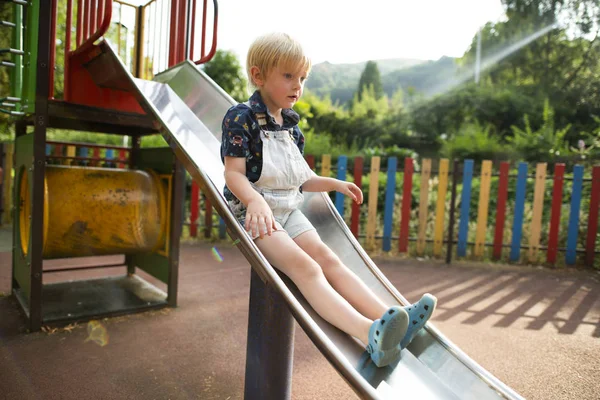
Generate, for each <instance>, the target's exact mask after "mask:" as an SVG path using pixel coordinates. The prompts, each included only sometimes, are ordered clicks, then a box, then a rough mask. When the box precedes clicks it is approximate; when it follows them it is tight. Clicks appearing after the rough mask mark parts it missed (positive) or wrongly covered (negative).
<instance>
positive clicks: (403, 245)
mask: <svg viewBox="0 0 600 400" xmlns="http://www.w3.org/2000/svg"><path fill="white" fill-rule="evenodd" d="M413 172H414V167H413V159H412V158H410V157H407V158H405V159H404V183H403V184H402V210H401V216H400V237H399V238H398V251H399V252H400V253H406V252H407V251H408V234H409V232H408V230H409V222H410V204H411V200H412V181H413Z"/></svg>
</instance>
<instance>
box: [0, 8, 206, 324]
mask: <svg viewBox="0 0 600 400" xmlns="http://www.w3.org/2000/svg"><path fill="white" fill-rule="evenodd" d="M12 3H14V6H13V7H14V11H13V16H14V20H13V21H6V22H4V21H3V24H2V27H1V28H0V29H2V30H4V31H5V32H7V31H8V30H12V46H11V48H10V49H8V50H7V51H6V52H5V53H10V54H11V55H12V60H10V61H3V66H4V67H6V68H9V69H10V77H11V95H10V97H8V98H7V99H4V100H5V101H4V103H3V104H4V105H5V106H4V109H3V111H5V112H7V113H9V114H10V115H11V116H13V118H14V119H15V126H16V139H15V142H14V149H12V148H9V147H7V148H8V149H9V153H11V154H5V155H4V156H5V157H7V158H10V160H14V161H12V162H11V163H12V164H13V166H14V171H15V180H14V190H13V193H14V198H13V204H14V205H15V207H14V209H13V210H12V218H11V219H12V220H13V222H14V223H13V238H14V241H13V243H14V247H13V266H12V268H13V280H12V291H13V294H14V295H15V297H16V298H17V299H18V301H19V304H20V305H21V307H22V309H23V311H24V314H25V315H26V317H27V321H28V327H29V330H30V331H37V330H39V329H40V328H41V326H42V325H43V324H48V323H60V322H66V321H70V320H81V319H89V318H92V317H101V316H109V315H115V314H121V313H126V312H133V311H141V310H147V309H152V308H159V307H164V306H167V305H169V306H175V305H176V304H177V267H178V257H179V237H180V232H181V213H182V202H183V184H184V179H185V175H184V174H185V172H184V170H183V167H182V165H181V163H180V162H178V161H177V159H176V158H175V157H174V155H173V152H172V150H171V149H170V148H168V147H165V148H153V149H141V148H140V141H141V137H142V136H144V135H153V134H157V133H159V132H158V130H157V128H156V126H155V125H154V124H153V119H152V118H151V117H149V116H148V115H147V114H146V112H145V111H144V110H143V109H142V108H141V107H140V105H139V103H138V102H137V101H136V99H135V98H134V97H133V96H132V95H131V94H130V93H128V92H125V91H123V90H122V88H119V87H114V86H112V87H111V86H110V83H109V82H105V81H102V76H110V71H105V72H103V73H100V74H96V75H91V74H90V72H89V71H88V70H89V69H90V68H93V67H94V65H98V64H97V63H96V64H94V63H93V62H92V61H93V59H94V57H97V56H98V53H97V47H96V46H95V42H96V41H98V39H99V38H101V37H103V36H104V35H106V34H107V32H109V30H110V31H113V32H115V33H116V34H117V39H116V42H117V43H116V45H117V48H118V50H119V51H121V53H122V54H127V57H126V59H127V60H128V63H129V69H130V71H131V72H132V73H133V74H135V75H136V76H144V77H151V76H152V75H153V74H154V73H156V72H158V71H159V68H164V69H166V68H168V67H170V66H172V65H175V64H176V63H178V62H181V61H183V60H184V59H187V58H188V57H193V56H194V49H195V48H196V47H198V46H197V45H196V44H198V42H196V44H195V43H194V38H195V37H196V36H197V35H196V25H197V22H198V21H196V19H195V16H196V14H197V13H196V2H195V1H191V2H189V1H187V0H185V1H182V0H172V1H167V0H154V1H149V2H148V3H147V4H145V5H142V6H134V5H131V4H129V3H127V2H123V1H114V2H113V1H111V0H98V1H96V0H93V1H90V0H78V1H76V0H53V1H47V2H46V1H44V2H38V1H34V2H26V1H19V0H14V1H12ZM203 7H204V10H203V11H204V12H203V14H202V15H203V16H204V18H203V20H202V21H200V22H201V23H202V27H203V29H202V30H201V31H200V30H198V33H200V34H201V35H202V39H201V40H202V42H201V44H200V48H201V54H202V55H201V56H200V58H199V59H198V60H197V62H198V63H203V62H205V61H207V60H209V59H210V58H211V57H212V55H213V54H214V51H215V47H216V28H217V24H216V23H217V20H216V15H217V8H216V3H215V5H214V7H213V8H214V22H213V38H212V47H211V50H210V52H208V53H207V52H206V51H205V44H204V40H205V35H206V33H207V32H206V30H205V29H204V27H206V26H207V24H206V21H205V20H206V14H207V2H206V1H205V2H204V5H203ZM163 14H164V15H163ZM58 15H64V16H66V28H65V29H64V37H60V38H59V37H58V36H57V16H58ZM127 16H129V18H128V19H127V18H126V17H127ZM167 16H170V19H167ZM192 16H194V18H193V17H192ZM125 22H126V23H125ZM131 24H133V26H131ZM71 32H74V35H73V36H74V37H72V36H71ZM164 36H168V37H169V42H167V40H166V39H164V42H163V38H161V39H160V43H158V42H157V41H156V40H154V39H158V37H164ZM188 38H189V39H190V40H191V41H189V42H188V41H187V40H188ZM56 39H59V40H58V41H57V40H56ZM57 42H58V43H62V44H64V46H62V47H61V46H56V43H57ZM132 44H133V45H132ZM159 45H162V48H160V49H159V47H158V46H159ZM58 55H61V56H63V57H64V66H63V65H56V62H55V60H56V59H57V58H58V57H57V56H58ZM56 67H58V68H56ZM61 67H62V68H64V76H63V77H62V79H63V82H64V90H63V93H62V96H61V97H62V98H55V92H56V89H57V87H58V85H57V84H56V82H55V81H56V79H57V78H58V76H57V74H55V70H56V71H58V70H60V69H61ZM94 78H96V80H94ZM59 89H60V88H59ZM6 106H8V108H6ZM50 128H57V129H69V130H81V131H87V132H98V133H109V134H117V135H123V136H127V137H128V138H129V140H128V142H129V143H130V147H113V148H108V149H107V148H106V146H104V148H105V149H104V150H102V151H103V152H104V153H105V154H104V155H103V156H102V157H101V156H100V150H101V148H102V146H96V147H95V148H93V150H92V152H93V154H86V153H81V152H80V153H79V154H75V152H74V151H72V149H74V146H70V145H69V143H62V144H59V143H52V142H49V141H48V140H47V138H46V132H47V130H48V129H50ZM108 147H110V146H108ZM51 148H53V151H52V152H50V151H47V150H49V149H51ZM64 149H66V150H67V151H66V152H64V153H65V154H63V150H64ZM115 150H116V151H119V158H120V162H119V163H114V165H111V164H110V160H111V158H112V154H111V155H110V156H109V152H110V153H112V152H113V151H115ZM56 158H61V159H63V161H64V160H66V161H67V162H66V164H70V165H53V163H52V159H56ZM9 162H10V161H9ZM100 163H102V165H103V166H102V167H99V166H98V165H100ZM113 166H114V167H117V166H119V167H121V168H112V167H113ZM3 189H4V193H5V197H6V195H8V194H9V192H10V185H4V188H3ZM5 203H6V202H5ZM116 254H121V255H123V257H124V259H123V263H121V264H118V265H114V264H112V265H97V266H95V267H96V268H99V269H104V268H109V267H113V268H116V267H126V274H125V275H123V276H120V277H114V276H110V277H106V278H100V279H91V280H79V281H76V282H61V283H58V284H56V283H54V284H44V283H43V277H44V274H48V273H54V272H61V271H65V270H69V271H71V270H77V269H89V268H94V267H90V266H86V267H80V268H77V267H75V268H73V267H70V268H68V269H53V270H51V271H50V270H44V268H43V261H44V260H46V259H55V258H78V257H86V256H97V255H116ZM136 268H139V269H141V270H143V271H145V272H146V273H148V274H150V275H151V276H153V277H154V278H157V279H158V280H160V281H161V282H162V283H164V284H165V288H166V293H165V290H163V288H157V287H155V286H154V285H151V284H150V283H148V282H146V281H145V280H144V279H142V278H141V277H140V276H138V275H136V274H135V272H136Z"/></svg>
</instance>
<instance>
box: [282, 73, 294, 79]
mask: <svg viewBox="0 0 600 400" xmlns="http://www.w3.org/2000/svg"><path fill="white" fill-rule="evenodd" d="M283 77H284V78H285V79H292V74H283Z"/></svg>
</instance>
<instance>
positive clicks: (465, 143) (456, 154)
mask: <svg viewBox="0 0 600 400" xmlns="http://www.w3.org/2000/svg"><path fill="white" fill-rule="evenodd" d="M492 131H493V126H492V125H491V124H487V125H485V126H482V125H481V124H480V123H479V122H468V123H465V124H463V126H461V128H460V129H459V130H458V132H457V133H456V134H453V135H452V136H450V138H448V140H446V141H445V142H444V145H443V150H442V154H443V155H444V157H446V158H448V159H450V160H452V159H459V160H465V159H471V160H474V161H475V162H480V161H482V160H500V161H503V160H509V159H511V158H512V157H511V148H510V147H508V146H507V145H506V144H504V143H501V141H500V139H499V138H498V136H495V135H493V134H492V133H491V132H492Z"/></svg>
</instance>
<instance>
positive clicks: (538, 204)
mask: <svg viewBox="0 0 600 400" xmlns="http://www.w3.org/2000/svg"><path fill="white" fill-rule="evenodd" d="M546 167H547V164H546V163H538V164H537V166H536V171H535V189H534V192H533V216H532V218H531V229H530V230H531V233H530V237H529V254H528V258H529V262H530V263H536V262H537V260H538V257H539V250H540V237H541V234H542V214H543V210H544V191H545V189H546Z"/></svg>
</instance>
